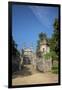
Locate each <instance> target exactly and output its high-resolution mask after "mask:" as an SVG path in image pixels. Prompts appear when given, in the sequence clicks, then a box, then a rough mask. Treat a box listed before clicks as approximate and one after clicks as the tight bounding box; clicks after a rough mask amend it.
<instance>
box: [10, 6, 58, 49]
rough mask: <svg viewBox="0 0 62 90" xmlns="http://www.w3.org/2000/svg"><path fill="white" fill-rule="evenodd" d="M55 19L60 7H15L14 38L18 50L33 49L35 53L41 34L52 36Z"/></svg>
mask: <svg viewBox="0 0 62 90" xmlns="http://www.w3.org/2000/svg"><path fill="white" fill-rule="evenodd" d="M55 18H58V7H50V6H29V5H13V6H12V36H13V39H14V40H15V42H16V43H17V45H18V49H19V50H21V49H22V48H23V47H26V48H30V47H32V48H33V50H34V51H35V50H36V46H37V40H38V39H39V33H41V32H44V33H46V35H47V37H48V38H50V37H51V36H52V33H53V30H54V28H53V23H54V20H55Z"/></svg>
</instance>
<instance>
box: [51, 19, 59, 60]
mask: <svg viewBox="0 0 62 90" xmlns="http://www.w3.org/2000/svg"><path fill="white" fill-rule="evenodd" d="M53 27H54V31H53V34H52V37H51V39H50V49H51V51H53V52H55V53H56V55H55V56H57V57H59V48H60V47H59V21H58V19H55V21H54V24H53ZM56 59H58V58H56Z"/></svg>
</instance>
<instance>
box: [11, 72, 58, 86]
mask: <svg viewBox="0 0 62 90" xmlns="http://www.w3.org/2000/svg"><path fill="white" fill-rule="evenodd" d="M45 83H58V75H57V74H52V73H51V72H48V73H40V72H36V73H33V74H31V75H25V76H23V75H20V74H19V75H16V76H15V77H13V79H12V85H27V84H45Z"/></svg>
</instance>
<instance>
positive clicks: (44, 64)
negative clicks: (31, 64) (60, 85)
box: [36, 59, 52, 72]
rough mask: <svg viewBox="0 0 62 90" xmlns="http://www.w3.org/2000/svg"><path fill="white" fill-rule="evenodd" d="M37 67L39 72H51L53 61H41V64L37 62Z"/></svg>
mask: <svg viewBox="0 0 62 90" xmlns="http://www.w3.org/2000/svg"><path fill="white" fill-rule="evenodd" d="M36 66H37V69H38V70H39V71H41V72H47V71H51V68H52V62H51V60H44V59H41V60H39V62H37V65H36Z"/></svg>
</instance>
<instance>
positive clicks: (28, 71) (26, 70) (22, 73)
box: [12, 66, 32, 79]
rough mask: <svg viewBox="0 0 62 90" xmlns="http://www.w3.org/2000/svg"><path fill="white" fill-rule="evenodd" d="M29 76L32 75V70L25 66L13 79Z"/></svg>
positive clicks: (13, 75) (14, 74)
mask: <svg viewBox="0 0 62 90" xmlns="http://www.w3.org/2000/svg"><path fill="white" fill-rule="evenodd" d="M28 75H32V72H31V71H30V69H29V68H28V67H26V66H24V67H23V69H22V70H21V71H17V72H15V73H13V74H12V79H14V78H17V77H19V76H21V77H25V76H28Z"/></svg>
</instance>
